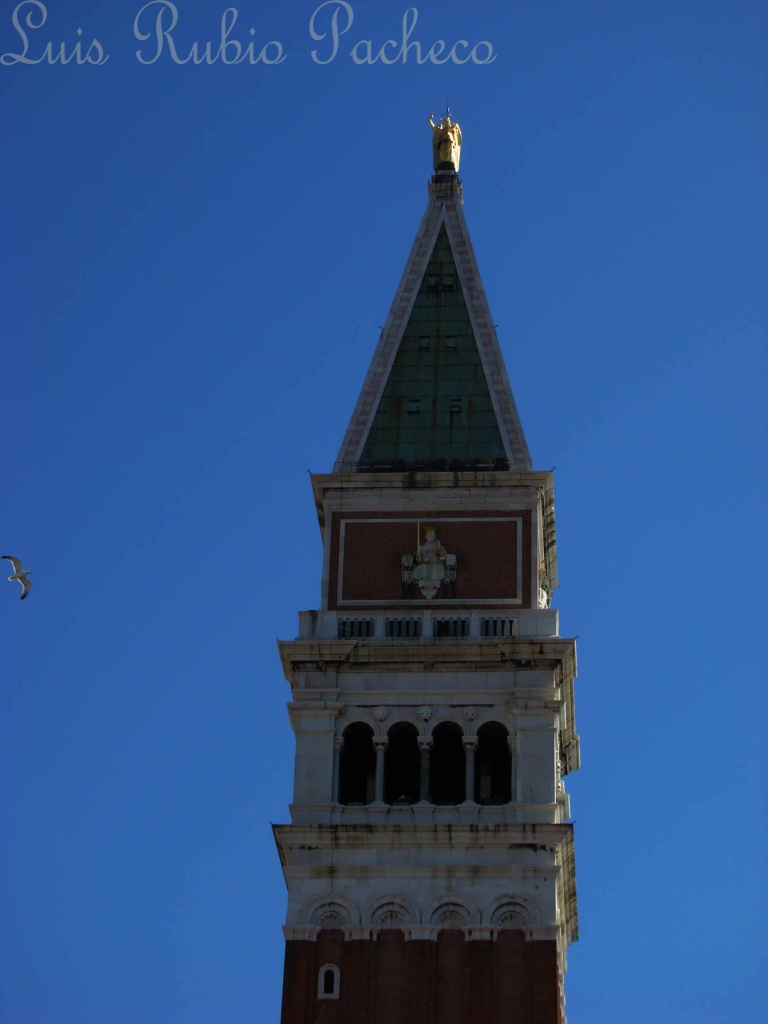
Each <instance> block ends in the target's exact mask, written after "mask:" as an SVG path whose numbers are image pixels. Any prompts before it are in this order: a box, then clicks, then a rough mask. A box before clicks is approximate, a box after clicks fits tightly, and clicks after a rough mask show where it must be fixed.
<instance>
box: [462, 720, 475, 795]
mask: <svg viewBox="0 0 768 1024" xmlns="http://www.w3.org/2000/svg"><path fill="white" fill-rule="evenodd" d="M476 748H477V736H465V737H464V753H465V755H466V761H467V763H466V774H465V776H464V779H465V782H464V788H465V793H464V803H465V804H473V803H474V802H475V750H476Z"/></svg>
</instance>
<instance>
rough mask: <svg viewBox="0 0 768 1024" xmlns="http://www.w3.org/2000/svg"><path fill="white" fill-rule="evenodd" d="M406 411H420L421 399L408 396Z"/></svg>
mask: <svg viewBox="0 0 768 1024" xmlns="http://www.w3.org/2000/svg"><path fill="white" fill-rule="evenodd" d="M408 412H409V414H410V413H417V412H421V399H420V398H409V399H408Z"/></svg>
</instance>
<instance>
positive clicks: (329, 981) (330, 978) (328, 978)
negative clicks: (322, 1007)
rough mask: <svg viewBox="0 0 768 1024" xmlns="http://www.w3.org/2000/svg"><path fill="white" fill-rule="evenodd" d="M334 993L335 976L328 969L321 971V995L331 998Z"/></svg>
mask: <svg viewBox="0 0 768 1024" xmlns="http://www.w3.org/2000/svg"><path fill="white" fill-rule="evenodd" d="M335 991H336V975H335V974H334V973H333V971H332V970H331V968H330V967H327V968H326V969H325V970H324V971H323V995H324V996H332V995H333V994H334V992H335Z"/></svg>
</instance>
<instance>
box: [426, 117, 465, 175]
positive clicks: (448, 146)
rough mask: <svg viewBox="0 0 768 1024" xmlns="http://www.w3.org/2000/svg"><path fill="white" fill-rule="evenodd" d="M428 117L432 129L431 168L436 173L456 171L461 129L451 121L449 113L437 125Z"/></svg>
mask: <svg viewBox="0 0 768 1024" xmlns="http://www.w3.org/2000/svg"><path fill="white" fill-rule="evenodd" d="M434 116H435V115H434V114H430V115H429V124H430V127H431V128H432V166H433V167H434V169H435V170H436V171H458V169H459V160H460V158H461V128H459V125H458V122H457V121H453V122H452V121H451V115H450V113H446V115H445V117H444V118H443V119H442V121H440V122H439V123H438V124H435V122H434V121H433V120H432V119H433V117H434Z"/></svg>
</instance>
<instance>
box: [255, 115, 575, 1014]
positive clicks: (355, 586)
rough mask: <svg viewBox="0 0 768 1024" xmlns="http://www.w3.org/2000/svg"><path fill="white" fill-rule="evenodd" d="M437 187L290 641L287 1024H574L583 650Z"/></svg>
mask: <svg viewBox="0 0 768 1024" xmlns="http://www.w3.org/2000/svg"><path fill="white" fill-rule="evenodd" d="M430 126H431V129H432V141H433V172H434V173H433V176H432V179H431V181H430V183H429V186H428V191H429V197H428V201H427V208H426V211H425V213H424V217H423V219H422V221H421V224H420V226H419V229H418V232H417V234H416V240H415V241H414V243H413V247H412V249H411V253H410V255H409V257H408V261H407V263H406V266H405V270H404V271H403V275H402V278H401V279H400V283H399V286H398V289H397V293H396V295H395V298H394V301H393V303H392V307H391V310H390V313H389V316H388V318H387V321H386V324H385V326H384V329H383V331H382V334H381V338H380V340H379V343H378V346H377V348H376V350H375V352H374V355H373V360H372V362H371V365H370V368H369V370H368V374H367V376H366V379H365V382H364V384H363V388H362V391H361V392H360V395H359V397H358V399H357V404H356V405H355V409H354V412H353V414H352V419H351V421H350V424H349V427H348V429H347V432H346V435H345V436H344V439H343V442H342V445H341V448H340V450H339V454H338V457H337V459H336V463H335V465H334V468H333V472H332V473H329V474H324V475H314V476H313V477H312V485H313V489H314V496H315V503H316V507H317V514H318V518H319V522H320V529H321V533H322V538H323V552H324V557H323V575H322V584H321V607H320V609H319V610H316V611H306V612H300V613H299V635H298V637H297V638H296V639H295V640H289V641H284V642H281V643H280V645H279V647H280V655H281V659H282V664H283V670H284V672H285V676H286V678H287V680H288V681H289V683H290V685H291V693H292V701H291V703H290V704H289V705H288V709H289V714H290V718H291V724H292V726H293V730H294V733H295V736H296V763H295V780H294V794H293V803H292V805H291V823H290V824H289V825H278V826H275V829H274V831H275V838H276V841H277V846H278V850H279V853H280V858H281V862H282V865H283V870H284V874H285V879H286V884H287V887H288V910H287V917H286V924H285V927H284V934H285V939H286V953H285V975H284V985H283V1009H282V1018H281V1019H282V1024H410V1022H413V1024H416V1022H418V1024H438V1022H439V1024H470V1022H471V1024H508V1022H512V1021H514V1022H515V1024H562V1022H564V1021H565V1014H564V997H563V976H564V973H565V965H566V949H567V946H568V944H569V943H570V942H572V941H573V940H575V939H576V938H577V935H578V923H577V913H576V888H575V869H574V854H573V834H572V826H571V824H569V818H570V810H569V801H568V796H567V794H566V792H565V789H564V785H563V776H565V775H566V774H567V773H568V772H569V771H573V770H575V769H576V768H578V766H579V742H578V736H577V735H576V732H575V726H574V707H573V680H574V677H575V674H576V649H575V642H574V641H573V640H572V639H565V638H563V637H561V636H560V632H559V621H558V612H557V611H556V610H555V609H554V608H552V607H551V594H552V590H553V588H555V587H556V586H557V559H556V548H555V519H554V497H553V481H552V474H551V473H549V472H537V471H534V470H533V468H532V465H531V460H530V456H529V454H528V446H527V444H526V440H525V436H524V434H523V430H522V426H521V424H520V420H519V418H518V414H517V409H516V407H515V401H514V398H513V396H512V390H511V387H510V384H509V380H508V377H507V372H506V370H505V367H504V363H503V360H502V356H501V351H500V348H499V343H498V339H497V337H496V331H495V328H494V323H493V318H492V317H491V313H490V310H489V307H488V302H487V300H486V296H485V292H484V290H483V285H482V281H481V279H480V273H479V270H478V267H477V263H476V261H475V255H474V252H473V249H472V243H471V241H470V238H469V232H468V230H467V224H466V221H465V219H464V213H463V210H462V203H463V192H462V185H461V181H460V179H459V176H458V167H459V159H460V153H461V142H462V137H461V131H460V129H459V126H458V124H455V123H454V122H452V121H451V118H450V117H449V116H446V117H445V118H443V119H442V120H441V121H440V122H438V123H437V124H435V123H434V122H433V121H432V119H431V118H430Z"/></svg>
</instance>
